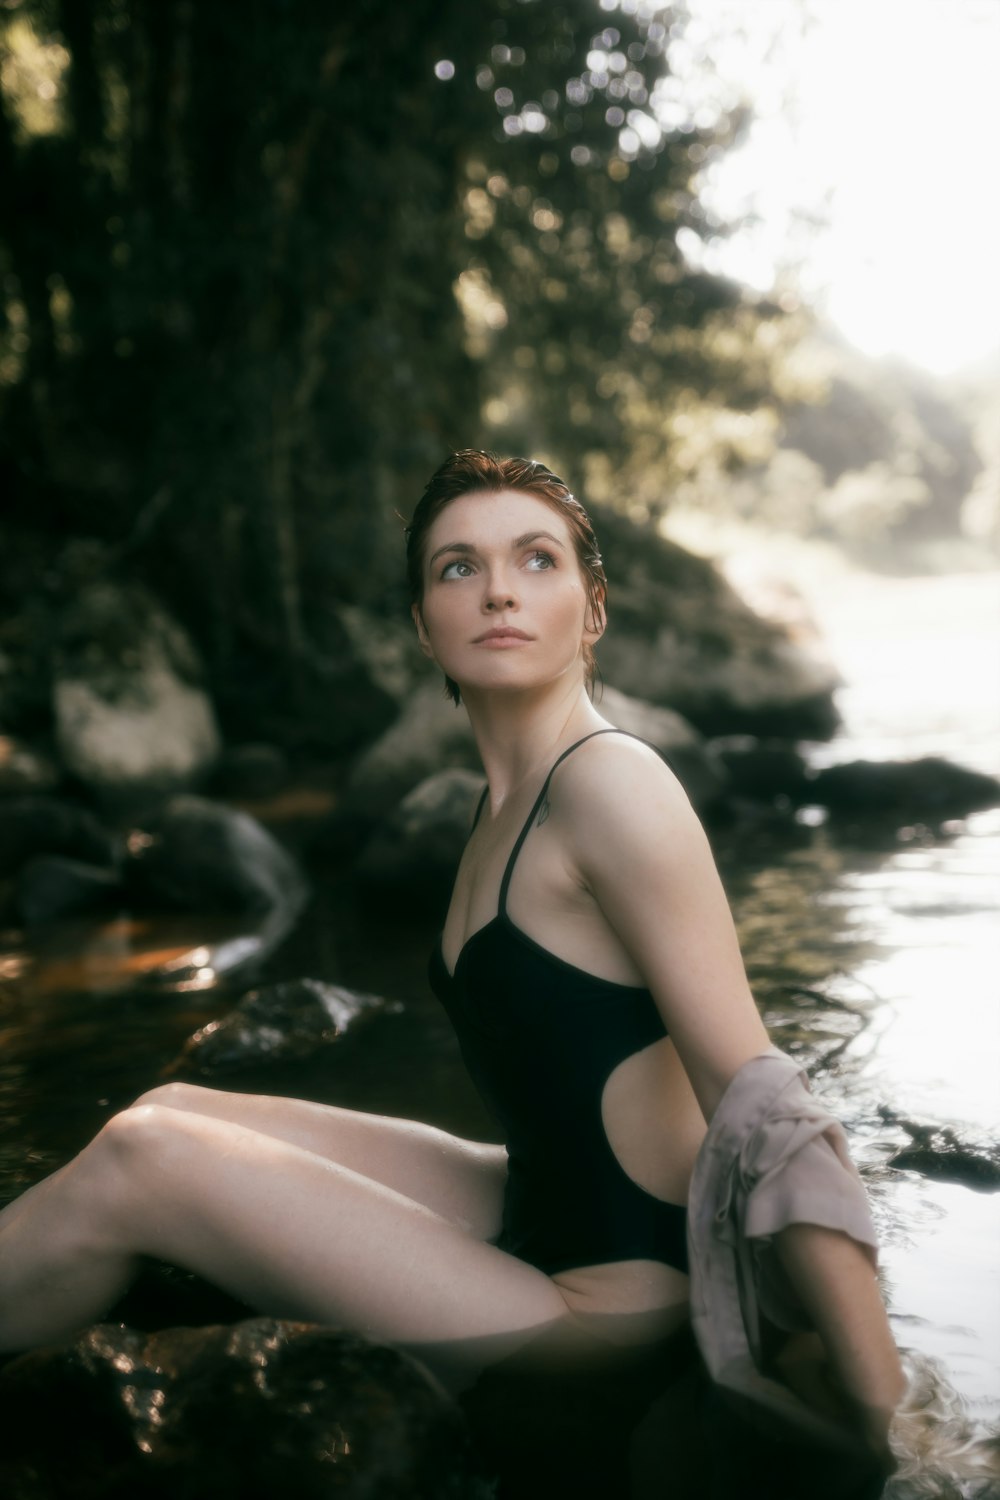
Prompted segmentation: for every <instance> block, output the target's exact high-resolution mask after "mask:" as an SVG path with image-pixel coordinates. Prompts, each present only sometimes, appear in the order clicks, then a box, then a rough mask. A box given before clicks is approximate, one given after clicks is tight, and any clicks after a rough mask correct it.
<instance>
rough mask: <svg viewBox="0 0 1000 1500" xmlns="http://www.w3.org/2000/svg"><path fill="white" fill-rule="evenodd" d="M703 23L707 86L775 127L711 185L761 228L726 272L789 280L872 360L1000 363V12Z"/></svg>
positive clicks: (747, 235) (967, 9)
mask: <svg viewBox="0 0 1000 1500" xmlns="http://www.w3.org/2000/svg"><path fill="white" fill-rule="evenodd" d="M689 8H690V10H691V12H692V14H693V16H694V18H695V27H696V29H695V32H694V34H693V37H692V42H693V44H694V47H695V49H696V51H697V53H700V54H701V56H702V59H704V57H705V56H706V55H707V56H708V57H709V58H710V59H711V63H712V66H711V68H710V69H709V70H707V73H708V80H707V83H705V82H703V84H702V85H701V86H702V87H707V89H708V91H709V98H710V99H711V98H715V99H720V98H721V99H725V98H726V97H727V96H728V97H730V98H732V97H733V96H735V95H738V94H740V93H742V94H744V95H745V96H746V97H747V98H748V100H749V102H751V104H753V105H754V107H755V112H756V113H757V115H758V119H757V122H756V124H755V125H754V126H753V129H752V131H751V134H750V137H749V139H748V141H747V143H746V144H745V146H744V147H743V148H742V149H740V150H739V151H737V152H734V153H731V154H730V155H729V156H727V157H726V158H725V160H723V161H722V162H721V163H720V164H719V165H718V166H717V167H715V168H713V169H712V171H711V174H710V176H709V180H708V184H707V187H708V195H707V199H708V201H709V202H710V203H711V204H712V205H714V206H715V207H716V209H717V210H718V212H719V214H720V216H721V217H722V218H723V220H724V221H727V222H732V220H733V219H734V218H747V216H749V215H750V214H754V215H755V216H756V222H750V221H749V220H748V221H747V222H746V223H745V226H744V227H743V228H742V229H741V230H740V232H739V233H738V234H737V235H736V236H735V237H734V238H733V239H732V240H731V241H730V242H729V243H725V242H722V241H719V242H717V243H716V244H714V245H713V246H712V248H711V250H710V252H709V257H708V264H709V265H711V266H712V267H713V268H717V269H719V270H722V271H725V272H727V273H728V274H730V275H734V276H737V277H738V278H739V279H741V280H745V281H748V282H750V283H751V284H753V285H755V286H758V287H761V288H766V287H769V286H770V285H771V284H772V283H773V281H774V278H775V276H776V275H778V274H781V273H782V270H783V269H784V273H785V274H786V275H791V276H792V277H793V279H794V280H795V281H796V282H797V284H799V285H800V286H801V287H802V288H803V289H804V290H805V291H806V292H807V294H808V295H809V297H810V300H813V301H815V302H817V303H818V305H819V306H820V307H821V308H822V309H823V310H824V311H825V312H826V314H827V315H828V316H829V318H830V319H831V320H832V321H833V322H834V323H835V324H837V325H838V326H839V328H840V329H841V330H842V331H843V332H844V333H845V334H846V335H847V336H848V338H850V339H851V341H852V342H854V343H856V344H858V345H859V346H861V347H862V348H864V349H865V350H866V351H868V352H870V353H874V354H881V353H887V352H891V353H897V354H901V355H904V356H906V357H908V358H910V359H912V360H913V361H915V362H916V363H919V364H922V365H924V366H926V367H928V368H930V369H935V370H939V371H948V370H953V369H955V368H958V367H960V366H962V365H963V364H966V363H969V362H971V361H974V360H977V359H980V358H982V357H983V356H986V355H989V354H990V353H992V352H993V351H996V350H998V349H1000V191H998V189H997V187H996V182H997V180H998V175H1000V169H998V167H997V157H998V155H1000V152H998V149H997V148H998V146H1000V0H689ZM676 61H677V62H678V64H679V65H680V66H681V67H682V68H683V66H684V58H683V56H682V57H681V58H680V59H677V60H676ZM695 61H696V60H695V58H692V60H691V64H692V82H693V81H694V75H695V73H697V72H698V71H700V72H701V74H702V78H703V80H704V79H705V77H706V70H705V69H704V61H703V60H702V62H701V66H700V68H698V67H696V66H695ZM679 81H680V80H679ZM809 221H812V223H811V227H807V225H808V224H809Z"/></svg>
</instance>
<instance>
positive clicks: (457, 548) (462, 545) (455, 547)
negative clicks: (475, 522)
mask: <svg viewBox="0 0 1000 1500" xmlns="http://www.w3.org/2000/svg"><path fill="white" fill-rule="evenodd" d="M539 537H545V538H546V540H547V541H550V542H555V544H556V546H557V547H561V548H562V549H563V551H565V546H564V544H563V543H562V542H561V541H560V540H559V538H558V537H557V536H553V535H552V533H551V531H526V532H525V533H524V535H523V536H516V537H515V538H514V540H513V541H512V542H511V544H510V550H511V551H512V552H517V551H518V550H519V548H521V547H526V546H527V545H528V543H529V542H537V540H538V538H539ZM475 551H476V548H475V547H474V546H473V545H472V543H471V542H446V543H445V545H444V546H443V547H439V548H438V549H437V551H436V552H434V553H432V554H431V556H430V558H429V559H428V563H433V562H436V561H437V559H438V558H439V557H440V556H441V555H442V553H444V552H462V553H474V552H475Z"/></svg>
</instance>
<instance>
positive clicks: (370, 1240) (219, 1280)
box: [95, 1104, 572, 1364]
mask: <svg viewBox="0 0 1000 1500" xmlns="http://www.w3.org/2000/svg"><path fill="white" fill-rule="evenodd" d="M102 1135H103V1145H102V1158H101V1163H100V1165H101V1167H103V1168H104V1169H105V1171H106V1173H107V1179H109V1180H112V1181H113V1182H114V1183H115V1184H116V1187H115V1188H114V1189H113V1190H112V1191H111V1192H110V1193H109V1194H108V1205H109V1206H108V1212H107V1215H106V1233H107V1236H108V1241H109V1246H110V1245H113V1246H114V1247H115V1248H116V1249H118V1250H126V1251H128V1252H129V1253H135V1254H147V1255H155V1256H158V1257H160V1258H162V1259H164V1260H169V1261H172V1262H174V1263H175V1264H177V1265H180V1266H184V1267H186V1268H187V1269H189V1270H192V1271H195V1272H197V1273H198V1274H199V1275H201V1276H204V1277H205V1278H207V1279H208V1280H210V1281H213V1282H215V1283H216V1284H217V1285H219V1286H221V1287H223V1288H225V1289H226V1290H227V1291H229V1292H231V1293H233V1294H234V1295H236V1296H238V1297H240V1298H242V1299H243V1300H244V1301H246V1302H248V1303H249V1304H250V1305H251V1306H254V1307H258V1308H260V1309H261V1310H262V1311H265V1312H268V1313H271V1314H272V1315H274V1316H282V1317H291V1318H304V1319H307V1320H309V1321H317V1322H323V1323H329V1324H334V1325H341V1326H344V1327H349V1328H351V1329H354V1330H356V1331H359V1332H362V1333H364V1334H366V1335H368V1336H369V1337H373V1338H376V1339H385V1340H388V1341H390V1342H393V1343H399V1344H403V1345H404V1346H406V1347H408V1348H412V1349H414V1350H416V1351H420V1352H422V1353H426V1354H428V1355H430V1356H433V1354H434V1353H440V1354H441V1355H442V1357H443V1358H444V1359H445V1360H447V1361H449V1362H450V1361H452V1360H455V1359H457V1360H458V1361H460V1362H463V1363H464V1362H471V1363H472V1364H481V1363H488V1362H489V1361H490V1360H491V1359H493V1358H496V1357H499V1356H501V1355H503V1354H505V1353H507V1352H510V1351H512V1350H513V1349H516V1348H517V1347H519V1346H520V1345H521V1344H523V1343H525V1342H526V1341H527V1340H529V1339H531V1338H534V1337H536V1336H538V1335H539V1334H541V1333H543V1332H551V1331H557V1328H558V1326H559V1325H565V1326H566V1327H567V1329H568V1328H569V1327H570V1325H571V1323H572V1315H571V1313H570V1310H569V1308H568V1306H567V1303H566V1301H565V1300H564V1298H563V1297H562V1295H561V1293H560V1291H559V1289H558V1288H557V1287H556V1286H555V1285H554V1284H553V1282H552V1281H551V1280H550V1279H549V1278H548V1277H547V1276H545V1275H544V1274H543V1273H542V1272H540V1271H538V1270H536V1269H535V1268H534V1267H532V1266H528V1265H526V1264H525V1263H524V1262H523V1261H519V1260H517V1259H516V1258H515V1257H513V1256H511V1255H508V1254H506V1253H505V1252H504V1251H502V1250H498V1249H496V1248H495V1247H494V1246H492V1245H490V1244H488V1243H485V1242H484V1241H483V1240H482V1239H480V1238H477V1237H476V1236H475V1235H473V1234H472V1233H470V1232H469V1231H468V1230H466V1229H463V1228H461V1227H459V1226H458V1225H457V1224H456V1223H455V1222H454V1221H453V1220H452V1219H450V1218H448V1217H446V1216H444V1215H443V1214H440V1213H437V1212H435V1211H434V1210H433V1209H431V1208H429V1207H427V1206H426V1205H425V1204H422V1203H418V1202H417V1201H415V1200H414V1199H413V1198H412V1197H409V1196H407V1195H404V1194H403V1193H401V1192H399V1191H397V1190H396V1189H395V1188H392V1187H390V1186H387V1185H386V1184H384V1183H381V1182H377V1181H375V1180H374V1179H373V1178H371V1177H370V1176H367V1175H363V1174H362V1173H360V1172H357V1171H355V1170H353V1169H352V1168H350V1167H347V1166H344V1165H343V1164H341V1163H340V1162H338V1161H334V1160H330V1159H328V1158H327V1157H325V1156H321V1155H319V1154H317V1153H315V1152H313V1151H310V1150H307V1149H304V1148H303V1147H302V1146H299V1145H295V1144H291V1143H289V1142H288V1141H286V1140H282V1139H280V1138H277V1137H275V1136H273V1135H269V1134H263V1133H261V1132H259V1131H256V1130H252V1129H248V1128H247V1127H246V1126H244V1125H239V1124H234V1123H232V1122H231V1121H228V1120H224V1119H217V1118H215V1119H213V1118H210V1117H208V1116H207V1115H204V1114H198V1113H193V1112H190V1111H186V1110H175V1109H165V1108H162V1107H161V1106H158V1105H155V1104H153V1105H147V1106H145V1107H139V1108H135V1109H132V1110H129V1111H126V1112H125V1113H124V1114H122V1115H119V1116H117V1117H116V1119H115V1120H113V1121H111V1122H110V1124H109V1125H108V1126H107V1127H105V1132H103V1133H102ZM98 1139H99V1140H100V1139H101V1138H98ZM95 1144H96V1143H95ZM95 1165H96V1163H95Z"/></svg>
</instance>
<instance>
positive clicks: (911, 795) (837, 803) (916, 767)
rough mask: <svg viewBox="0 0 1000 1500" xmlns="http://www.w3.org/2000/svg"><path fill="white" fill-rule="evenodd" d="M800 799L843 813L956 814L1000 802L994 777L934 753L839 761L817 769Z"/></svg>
mask: <svg viewBox="0 0 1000 1500" xmlns="http://www.w3.org/2000/svg"><path fill="white" fill-rule="evenodd" d="M803 800H805V801H809V802H818V803H820V805H821V806H823V807H828V808H829V809H830V811H831V812H832V813H835V814H839V815H842V816H845V817H851V816H856V817H863V818H870V817H876V818H877V817H886V818H891V819H899V818H910V819H926V820H928V821H930V822H935V821H941V820H948V819H949V818H961V817H964V816H965V814H966V813H970V812H975V811H976V810H977V809H979V808H983V807H996V806H997V805H998V804H1000V781H998V780H997V778H996V777H995V776H987V775H986V774H985V773H984V772H982V771H974V770H971V769H970V768H969V767H967V766H959V765H956V764H955V763H954V761H950V760H945V759H943V758H942V757H941V756H938V755H925V756H922V757H921V758H920V759H919V760H909V761H897V760H887V761H873V760H851V761H844V762H842V763H841V764H840V765H838V766H826V767H825V768H824V769H823V770H821V771H817V772H816V774H815V775H814V776H813V777H812V778H811V779H810V781H809V782H808V784H807V789H806V790H805V792H804V794H803Z"/></svg>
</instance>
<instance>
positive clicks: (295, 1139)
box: [133, 1083, 507, 1240]
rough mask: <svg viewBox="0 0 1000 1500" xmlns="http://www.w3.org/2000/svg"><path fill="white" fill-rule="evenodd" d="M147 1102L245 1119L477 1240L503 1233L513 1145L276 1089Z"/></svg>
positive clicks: (160, 1094) (146, 1100) (207, 1091)
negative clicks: (412, 1202)
mask: <svg viewBox="0 0 1000 1500" xmlns="http://www.w3.org/2000/svg"><path fill="white" fill-rule="evenodd" d="M146 1104H158V1105H164V1106H165V1107H166V1108H168V1109H178V1110H184V1111H186V1112H188V1113H190V1114H198V1115H206V1116H208V1117H209V1118H210V1119H216V1120H228V1121H230V1123H231V1124H233V1125H245V1126H246V1127H247V1128H248V1129H250V1130H256V1131H259V1132H260V1134H261V1135H269V1136H273V1137H274V1139H276V1140H281V1141H287V1142H288V1144H289V1145H291V1146H301V1147H302V1148H303V1150H306V1151H312V1152H314V1153H315V1154H316V1155H317V1156H325V1157H326V1158H327V1159H328V1160H330V1161H335V1162H339V1164H340V1165H341V1166H342V1167H350V1169H351V1170H352V1171H353V1172H360V1173H362V1174H363V1175H364V1176H365V1177H371V1178H373V1179H374V1180H375V1181H376V1182H381V1183H382V1184H383V1185H384V1186H385V1187H390V1188H395V1189H396V1191H397V1192H400V1193H403V1194H405V1196H406V1197H407V1198H413V1199H415V1200H416V1202H418V1203H423V1204H424V1205H425V1207H427V1208H430V1209H433V1210H434V1212H435V1213H438V1214H440V1215H441V1216H442V1217H443V1218H445V1219H448V1220H450V1222H451V1223H453V1224H455V1225H457V1226H458V1228H459V1229H464V1230H466V1231H467V1232H468V1233H469V1234H472V1235H474V1236H475V1238H476V1239H481V1240H492V1239H495V1238H496V1236H497V1235H498V1234H499V1232H500V1224H501V1216H502V1212H503V1189H504V1183H505V1181H506V1178H507V1152H506V1151H505V1150H504V1148H503V1146H495V1145H490V1144H487V1143H485V1142H481V1141H467V1140H463V1139H462V1138H461V1137H460V1136H455V1135H451V1134H449V1133H448V1132H447V1131H445V1130H440V1129H438V1127H437V1126H435V1125H426V1124H424V1123H423V1122H422V1121H419V1120H404V1119H399V1118H397V1117H396V1116H395V1115H375V1114H368V1113H365V1112H364V1111H362V1110H357V1109H343V1108H341V1106H339V1105H336V1104H315V1103H313V1102H312V1101H310V1100H306V1099H286V1098H283V1097H280V1096H276V1095H270V1094H233V1093H227V1092H225V1091H224V1090H222V1089H211V1088H202V1087H200V1086H199V1085H197V1084H187V1083H168V1084H164V1085H162V1086H160V1087H159V1088H154V1089H151V1090H150V1091H149V1092H148V1093H146V1094H143V1095H141V1097H140V1098H139V1099H137V1100H136V1102H135V1105H133V1108H139V1107H141V1106H143V1105H146Z"/></svg>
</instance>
